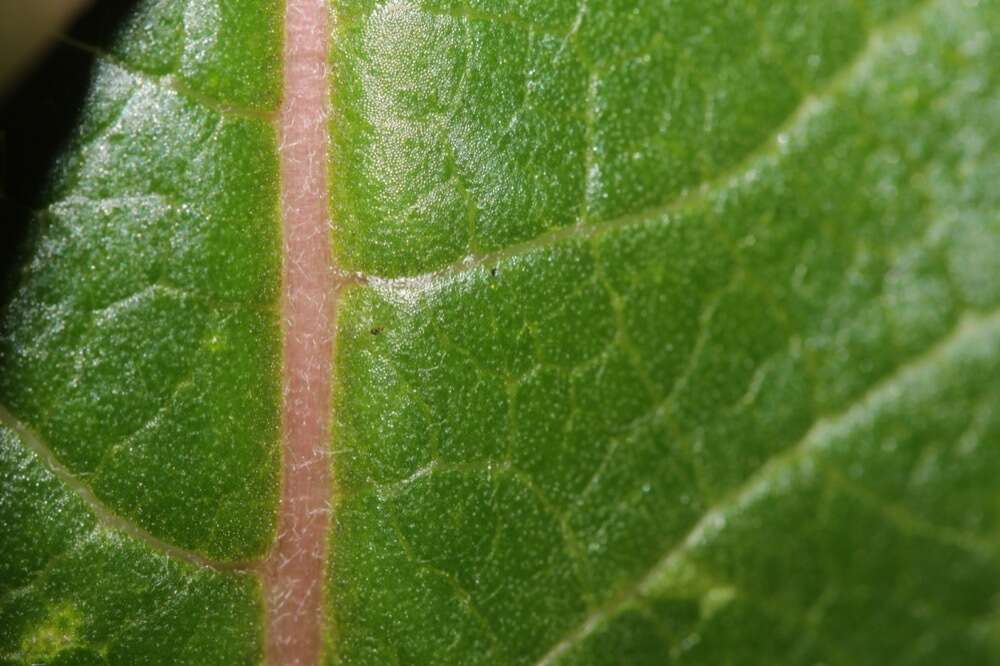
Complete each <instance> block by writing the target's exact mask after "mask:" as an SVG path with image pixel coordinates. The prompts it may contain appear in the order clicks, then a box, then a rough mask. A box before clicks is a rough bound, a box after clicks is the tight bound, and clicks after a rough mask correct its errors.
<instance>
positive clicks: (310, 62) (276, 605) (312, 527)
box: [262, 0, 337, 666]
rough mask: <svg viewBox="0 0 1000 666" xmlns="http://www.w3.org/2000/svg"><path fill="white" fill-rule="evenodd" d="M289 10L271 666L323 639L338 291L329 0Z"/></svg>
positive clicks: (292, 2) (293, 661) (313, 651)
mask: <svg viewBox="0 0 1000 666" xmlns="http://www.w3.org/2000/svg"><path fill="white" fill-rule="evenodd" d="M285 12H286V18H285V45H284V77H285V83H284V97H283V101H282V106H281V113H280V116H279V135H280V147H279V150H280V159H281V183H282V190H281V212H282V218H283V228H284V272H283V278H284V285H283V303H282V314H283V320H284V321H283V325H284V353H283V355H284V370H283V377H284V387H283V388H284V406H283V410H282V440H283V460H282V465H283V483H282V493H281V507H280V510H279V514H278V531H277V540H276V542H275V544H274V547H273V549H272V551H271V553H270V555H269V556H268V559H267V561H266V563H265V566H264V568H263V576H262V579H263V584H264V592H265V603H266V608H267V610H266V624H265V632H266V640H265V657H266V663H267V664H268V665H269V666H278V665H280V666H292V665H300V666H314V665H315V664H317V663H318V661H319V658H320V654H321V651H322V635H323V634H322V623H323V587H324V586H323V579H324V562H325V559H326V558H325V553H326V539H327V530H328V525H329V498H330V471H329V464H328V463H329V461H328V447H329V438H330V420H331V418H332V411H331V405H330V391H331V374H332V372H333V362H332V358H333V345H334V330H335V316H336V314H335V307H334V301H335V299H336V291H337V281H336V280H335V279H334V277H333V273H334V272H333V267H332V260H331V255H330V238H329V229H330V226H329V219H328V212H327V176H326V169H327V139H328V132H327V115H328V114H327V99H328V78H327V44H328V39H329V29H328V9H327V6H326V0H286V7H285Z"/></svg>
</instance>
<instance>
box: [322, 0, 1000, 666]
mask: <svg viewBox="0 0 1000 666" xmlns="http://www.w3.org/2000/svg"><path fill="white" fill-rule="evenodd" d="M337 7H338V15H337V22H336V23H337V26H338V27H337V29H336V32H335V35H334V41H333V49H334V55H333V64H334V69H335V74H334V82H333V90H334V96H333V100H334V115H333V119H332V122H331V131H332V135H333V137H334V143H333V147H334V153H333V173H334V183H333V191H332V194H331V204H332V209H333V211H334V215H333V219H334V223H335V230H334V234H333V244H334V247H335V249H336V253H337V256H338V259H339V261H340V263H341V265H342V266H344V267H345V268H346V269H348V270H352V271H358V272H360V273H362V274H364V275H366V276H367V284H366V285H363V286H353V287H350V288H349V289H348V291H347V293H346V295H345V296H344V297H343V300H342V303H341V306H340V312H339V334H338V347H337V363H336V368H337V371H336V385H337V389H336V393H335V402H336V406H335V409H334V414H335V423H336V426H335V436H334V444H333V445H334V451H335V455H334V478H335V483H336V490H335V492H336V501H335V503H334V508H333V520H334V527H333V531H332V534H331V538H330V548H331V564H330V573H329V578H328V585H329V602H328V603H329V606H328V608H329V613H330V616H331V618H332V623H333V626H334V628H335V634H334V635H335V638H334V640H333V641H332V643H331V659H330V661H331V663H345V664H346V663H365V664H368V663H370V664H382V663H417V664H431V663H435V664H437V663H461V664H478V663H482V664H498V663H511V664H539V665H541V664H666V663H671V664H674V663H676V664H699V665H703V664H723V663H726V664H732V663H738V664H815V663H831V664H873V665H874V664H888V663H892V664H904V663H906V664H918V663H919V664H938V663H949V664H958V663H962V664H985V663H993V662H995V661H997V660H998V659H1000V606H998V599H1000V596H998V593H1000V575H998V574H1000V493H998V491H997V485H996V481H995V479H996V478H997V474H998V472H1000V448H998V446H997V444H998V443H1000V411H998V408H997V405H998V404H1000V402H998V399H1000V313H998V310H997V308H998V307H1000V217H998V216H997V210H998V204H1000V190H998V188H997V187H996V182H997V178H998V176H1000V152H998V151H997V149H996V146H997V145H998V143H997V141H998V139H1000V122H998V118H1000V67H998V66H997V63H1000V42H998V41H997V39H996V38H995V35H996V34H997V29H998V28H1000V5H998V4H997V3H996V2H990V1H989V0H986V1H981V2H978V3H959V2H946V1H943V0H941V1H934V0H931V1H930V2H917V3H914V2H894V3H855V2H850V1H844V2H836V1H835V2H799V1H794V0H789V1H787V2H770V3H752V2H722V1H720V2H673V3H667V2H662V3H653V2H647V3H629V2H607V1H602V0H593V1H591V2H584V3H577V2H569V1H566V2H553V1H551V0H546V1H545V2H517V3H500V2H488V1H486V0H483V1H480V2H457V1H455V2H450V1H448V0H437V1H430V0H428V1H425V2H396V3H371V2H367V3H366V2H346V1H345V2H339V3H337ZM338 174H340V175H339V177H338Z"/></svg>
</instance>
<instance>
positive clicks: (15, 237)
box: [0, 0, 136, 301]
mask: <svg viewBox="0 0 1000 666" xmlns="http://www.w3.org/2000/svg"><path fill="white" fill-rule="evenodd" d="M30 1H32V2H35V1H38V2H44V1H45V0H30ZM135 5H136V0H113V1H108V0H105V1H104V2H98V3H96V6H95V7H94V8H92V9H91V10H90V11H88V12H86V13H85V14H84V15H83V16H82V17H81V18H80V19H78V20H77V21H76V22H75V23H74V24H73V25H72V26H71V27H70V28H69V29H68V30H67V31H66V34H68V35H71V36H72V37H73V38H74V39H78V40H80V41H81V42H84V43H87V44H91V45H94V46H97V47H99V48H103V47H106V46H107V44H108V43H109V42H110V41H111V39H113V38H114V35H115V33H116V31H117V29H118V26H119V25H120V24H121V23H122V21H123V20H124V18H125V17H126V16H127V15H128V14H129V12H131V11H132V10H133V8H134V7H135ZM93 66H94V56H92V55H90V54H88V53H85V52H84V51H82V50H80V49H78V48H75V47H72V46H69V45H67V44H64V43H61V42H59V41H56V42H54V43H53V44H52V45H51V46H50V49H49V50H48V51H47V52H46V54H45V56H44V57H43V58H42V59H41V60H40V61H39V62H36V63H35V64H34V66H33V67H31V68H30V69H29V70H28V71H26V72H23V73H22V75H21V77H20V78H19V79H18V80H17V81H15V82H14V83H13V85H12V87H11V88H10V89H8V90H4V91H2V92H0V297H2V298H3V301H6V300H7V299H6V298H5V296H6V292H8V290H9V289H10V287H11V286H12V284H11V283H12V279H13V273H14V269H15V268H16V266H17V264H18V257H19V255H20V254H21V253H22V252H24V251H25V245H26V243H29V242H30V240H29V239H30V234H31V230H32V228H33V221H34V211H35V210H37V209H39V208H41V207H43V206H44V205H45V194H46V186H47V184H48V176H49V172H50V170H51V168H52V165H53V163H54V161H55V160H56V158H57V157H58V156H59V154H60V153H61V152H62V151H63V150H65V149H66V146H67V144H68V143H69V141H70V139H71V137H72V133H73V131H74V129H75V128H76V126H77V120H78V118H79V116H80V112H81V110H82V106H83V102H84V99H85V98H86V94H87V89H88V88H89V86H90V78H91V70H92V68H93Z"/></svg>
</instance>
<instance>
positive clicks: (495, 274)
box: [490, 267, 500, 277]
mask: <svg viewBox="0 0 1000 666" xmlns="http://www.w3.org/2000/svg"><path fill="white" fill-rule="evenodd" d="M499 273H500V271H499V269H497V268H495V267H494V268H491V269H490V275H492V276H493V277H496V276H497V274H499Z"/></svg>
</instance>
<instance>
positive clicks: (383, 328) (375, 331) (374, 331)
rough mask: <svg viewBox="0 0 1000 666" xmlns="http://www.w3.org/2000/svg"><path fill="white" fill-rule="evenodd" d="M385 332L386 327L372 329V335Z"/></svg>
mask: <svg viewBox="0 0 1000 666" xmlns="http://www.w3.org/2000/svg"><path fill="white" fill-rule="evenodd" d="M384 330H385V327H384V326H376V327H375V328H373V329H372V335H378V334H379V333H381V332H382V331H384Z"/></svg>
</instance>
